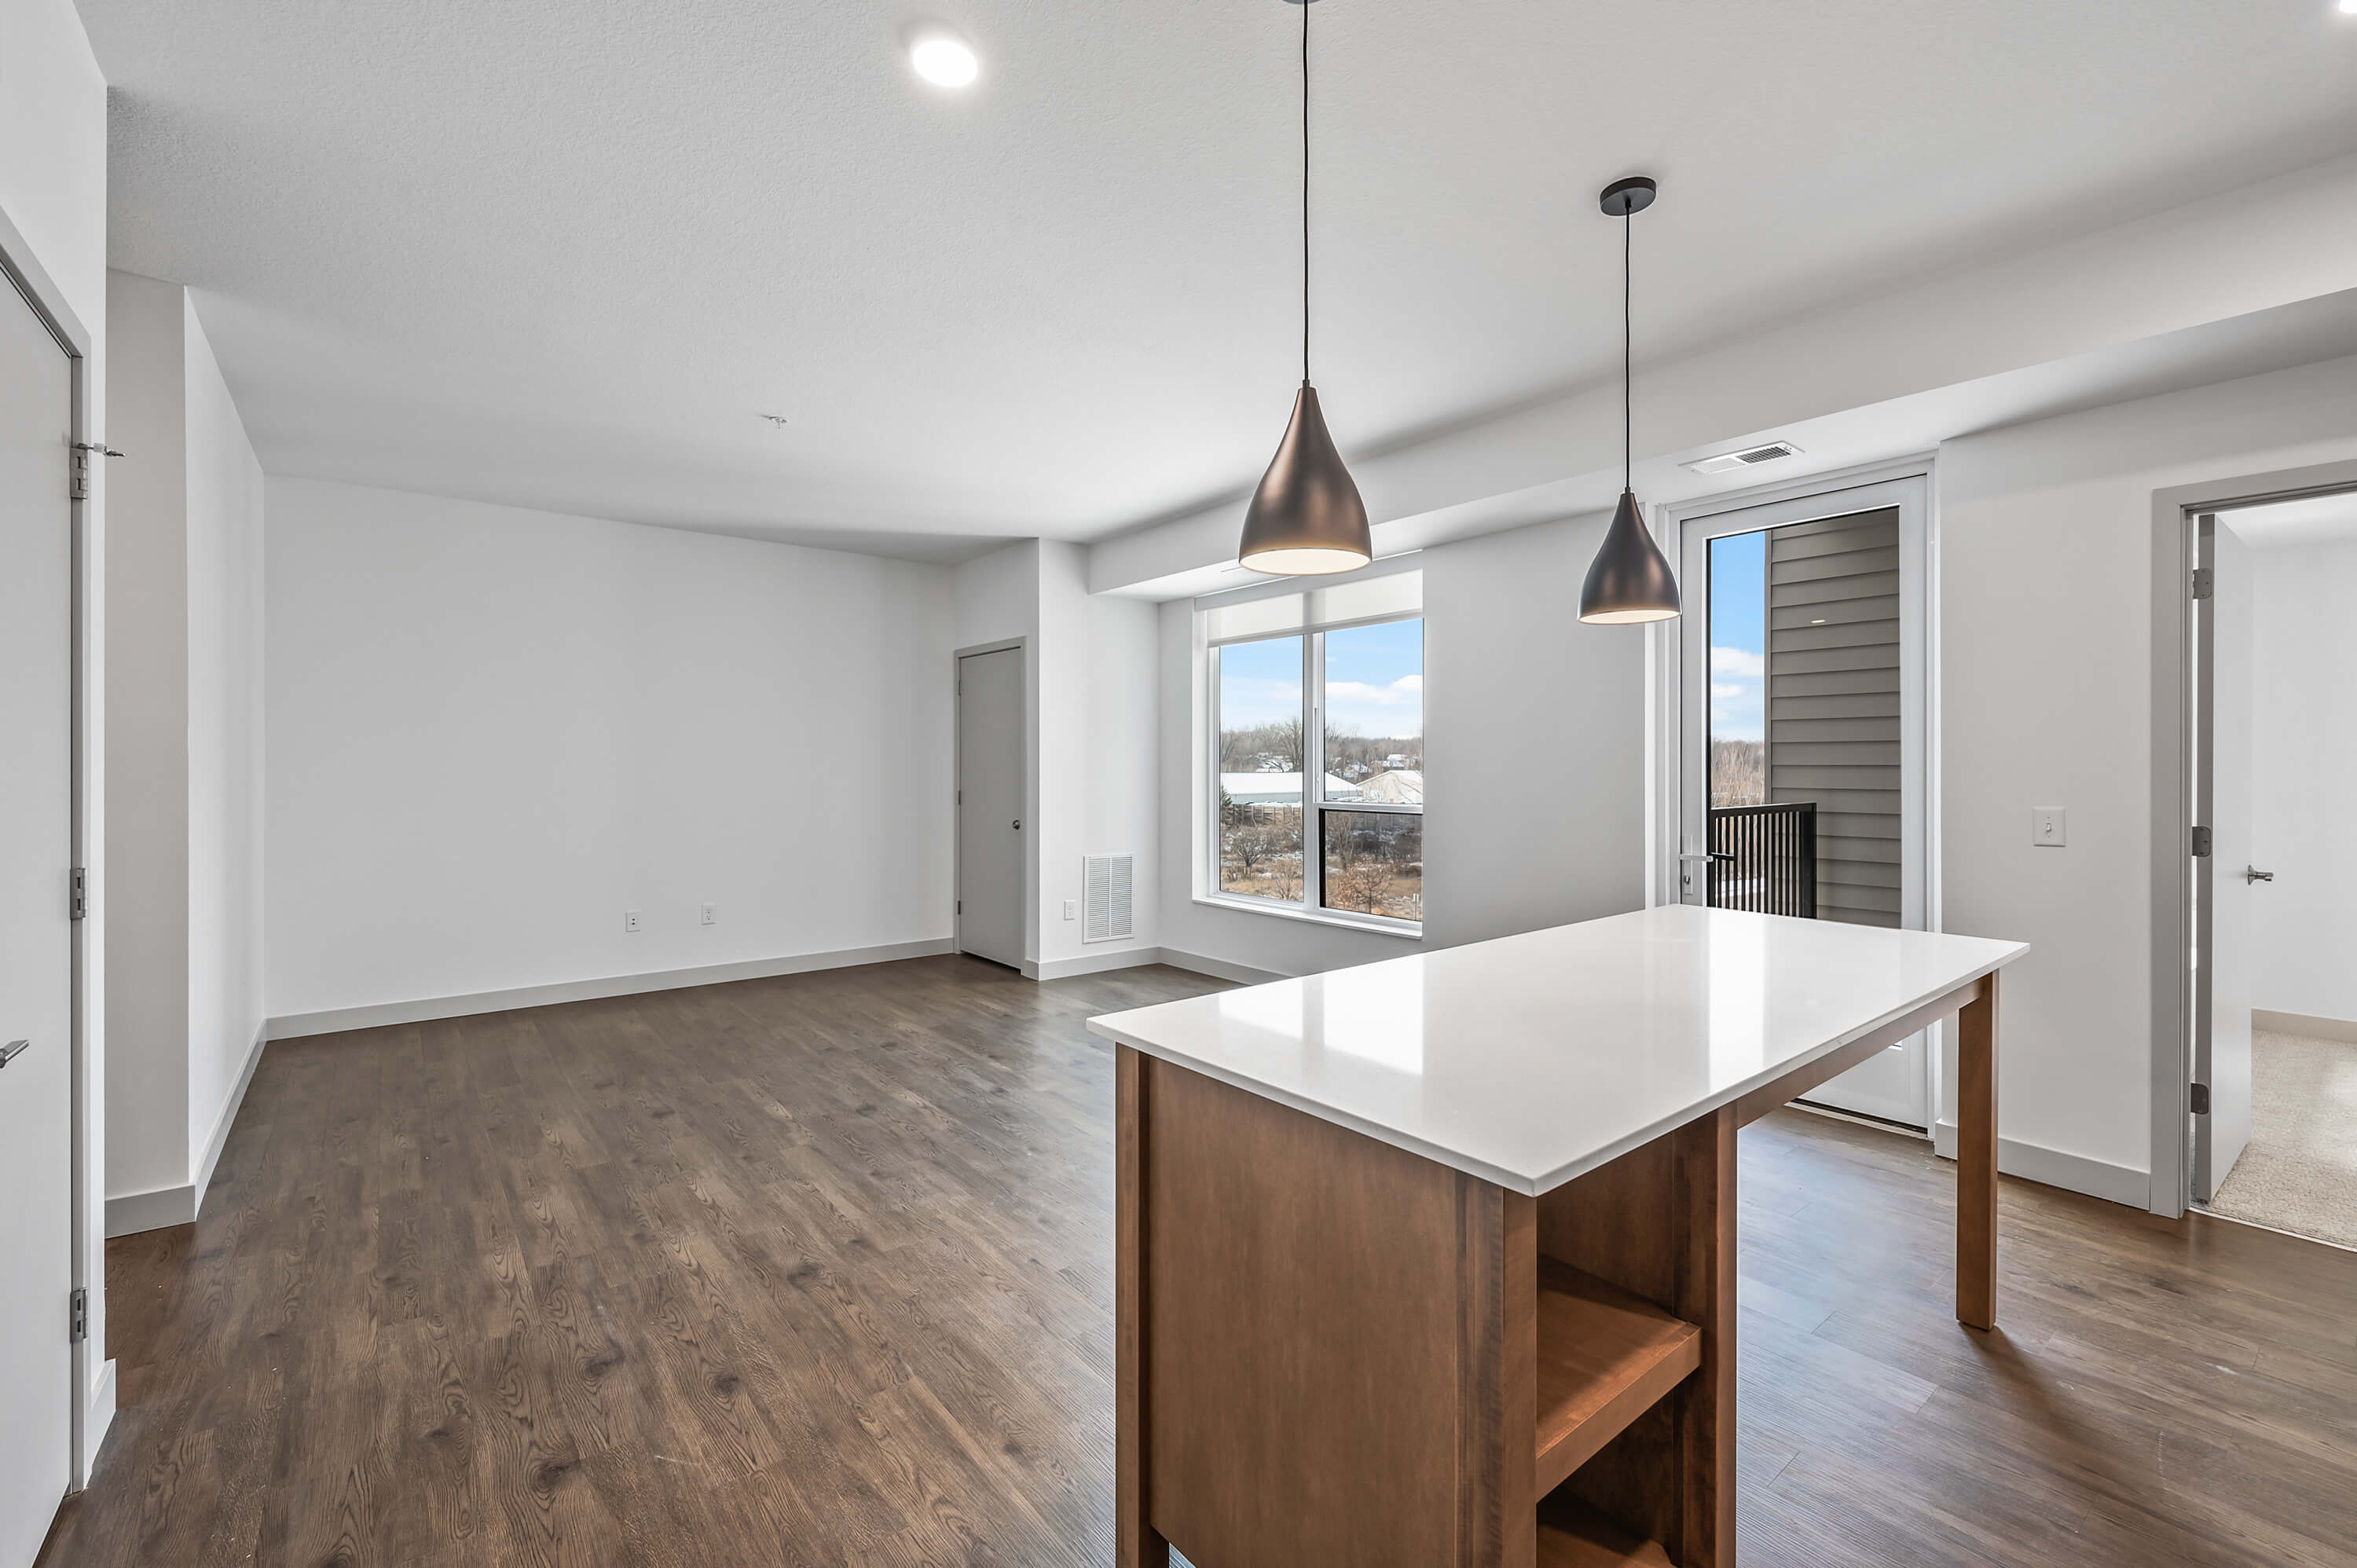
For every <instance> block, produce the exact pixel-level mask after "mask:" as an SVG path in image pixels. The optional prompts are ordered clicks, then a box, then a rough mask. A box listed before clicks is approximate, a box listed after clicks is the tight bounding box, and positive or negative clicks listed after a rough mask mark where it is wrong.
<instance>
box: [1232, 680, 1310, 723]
mask: <svg viewBox="0 0 2357 1568" xmlns="http://www.w3.org/2000/svg"><path fill="white" fill-rule="evenodd" d="M1300 714H1301V682H1298V681H1275V680H1270V679H1268V678H1266V677H1264V676H1257V675H1233V674H1227V673H1222V675H1221V677H1220V726H1221V727H1222V729H1249V728H1251V727H1252V726H1253V725H1265V724H1270V723H1273V722H1275V721H1276V720H1278V719H1285V718H1297V717H1299V716H1300Z"/></svg>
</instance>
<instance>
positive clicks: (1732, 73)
mask: <svg viewBox="0 0 2357 1568" xmlns="http://www.w3.org/2000/svg"><path fill="white" fill-rule="evenodd" d="M81 9H82V12H83V16H84V18H85V20H86V22H87V25H88V27H89V29H90V32H91V38H92V40H93V43H94V45H95V47H96V48H97V52H98V57H99V60H100V63H101V65H102V68H103V69H104V70H105V72H106V75H107V78H108V80H109V81H110V82H111V83H112V84H113V121H114V135H113V143H114V145H113V168H112V181H113V220H112V235H111V245H112V252H113V254H112V260H113V263H114V264H115V265H117V266H122V267H126V268H129V269H131V270H134V271H137V272H142V273H146V274H153V275H156V276H159V277H166V278H171V279H175V280H178V281H182V282H186V283H188V284H189V285H192V286H193V287H194V288H195V289H196V290H197V291H198V306H199V313H200V315H201V316H202V318H203V320H204V322H205V324H206V327H207V329H208V330H209V332H210V334H211V336H212V338H213V342H214V346H215V349H216V350H217V352H218V354H219V356H220V359H221V364H222V367H223V369H224V371H225V372H226V374H227V375H228V378H229V380H230V382H231V387H232V389H233V391H234V392H235V393H236V395H237V398H238V401H239V404H240V407H241V409H242V412H243V413H244V414H245V417H246V421H247V424H248V426H249V428H250V429H251V431H252V434H253V438H254V441H255V445H256V446H257V447H258V448H259V450H260V452H261V455H262V458H263V461H264V465H265V467H268V468H270V469H271V470H272V471H273V472H278V473H288V474H303V475H311V476H317V477H323V478H341V479H349V480H353V481H357V482H362V483H373V484H384V485H392V486H396V487H401V488H405V489H421V490H431V491H438V492H444V493H448V494H454V495H465V496H475V497H481V498H485V499H495V500H503V501H509V502H514V503H518V504H523V505H531V506H542V507H548V508H553V509H556V510H568V511H577V512H584V513H589V514H593V515H598V516H607V517H618V518H624V519H630V520H635V521H648V522H659V523H666V524H672V525H676V526H683V527H700V528H712V529H716V530H720V531H724V532H744V533H753V534H759V535H766V536H771V537H779V538H791V539H800V540H804V541H807V542H823V543H835V544H845V545H849V546H851V547H854V548H863V549H874V550H879V551H885V552H893V553H912V554H936V555H949V556H954V555H958V554H963V553H971V552H972V551H973V550H974V549H975V548H977V547H978V546H979V545H980V544H981V543H983V542H985V541H988V540H992V539H996V538H1000V537H1007V536H1026V535H1031V534H1045V535H1049V536H1051V537H1062V538H1093V537H1098V536H1101V535H1103V534H1105V533H1107V532H1114V531H1115V530H1118V529H1121V528H1124V527H1126V526H1129V525H1133V524H1135V523H1138V522H1140V521H1146V520H1149V519H1153V518H1156V517H1159V516H1164V515H1168V514H1171V513H1174V512H1178V511H1182V510H1186V509H1188V508H1189V506H1191V505H1199V504H1200V503H1201V502H1203V501H1204V500H1206V499H1208V498H1211V497H1212V496H1216V495H1219V494H1222V493H1224V492H1229V491H1233V490H1235V489H1239V488H1240V487H1244V486H1248V485H1249V483H1250V482H1251V480H1252V479H1253V478H1255V477H1256V476H1257V474H1258V473H1259V470H1260V468H1261V467H1262V466H1263V465H1264V464H1265V462H1266V460H1267V457H1268V454H1269V452H1270V451H1271V450H1272V449H1273V447H1274V446H1275V441H1276V437H1277V435H1278V434H1279V431H1280V429H1281V427H1282V424H1283V423H1284V419H1285V414H1286V408H1287V405H1288V403H1289V401H1290V399H1291V396H1292V389H1293V383H1294V380H1295V377H1296V375H1297V369H1296V366H1297V340H1296V333H1297V316H1296V312H1297V301H1298V295H1297V287H1298V282H1297V271H1296V268H1297V252H1296V250H1295V245H1296V243H1297V237H1296V232H1295V228H1294V225H1295V223H1296V221H1297V209H1296V205H1295V203H1296V201H1297V186H1296V183H1295V182H1296V180H1297V177H1298V173H1297V164H1296V161H1295V160H1296V151H1295V143H1294V141H1293V137H1294V135H1295V134H1296V124H1297V123H1296V120H1295V116H1296V114H1297V109H1298V102H1297V96H1296V92H1297V89H1296V81H1295V77H1294V70H1295V57H1294V52H1293V50H1294V46H1295V41H1296V31H1295V30H1296V28H1297V26H1298V22H1299V17H1300V15H1301V13H1300V12H1299V11H1297V9H1295V8H1294V7H1292V6H1290V5H1283V4H1280V3H1279V0H1121V3H1119V4H1107V3H1106V0H943V3H941V4H933V3H931V0H920V3H919V4H915V5H907V6H904V5H891V4H878V3H875V0H826V3H824V4H820V3H817V0H768V3H765V4H758V5H757V4H751V3H748V0H668V3H664V4H654V3H641V4H637V5H623V4H612V3H608V4H605V5H582V4H579V3H578V0H500V3H498V4H479V3H475V4H463V3H457V0H433V3H428V0H409V3H405V4H404V3H397V0H339V3H337V4H334V5H317V4H314V5H291V4H287V3H285V0H276V3H269V0H211V3H208V4H204V5H192V4H188V0H81ZM920 16H940V17H943V18H945V19H946V20H948V21H950V22H951V23H952V24H953V25H955V26H957V27H960V28H962V29H963V31H964V32H965V33H966V34H967V35H968V36H969V37H971V38H974V40H975V41H976V43H977V44H978V45H979V46H980V48H981V49H982V51H983V55H984V59H985V76H984V79H983V81H982V82H981V83H980V84H979V85H978V86H977V87H976V88H975V89H974V90H972V91H969V92H967V93H964V94H963V95H955V94H944V93H942V92H941V91H938V90H935V89H931V88H927V87H925V86H924V85H922V84H921V83H919V82H918V81H915V80H914V79H913V77H912V76H911V75H910V73H909V70H907V67H906V65H905V62H904V60H903V59H902V57H901V55H900V53H899V37H900V35H901V33H902V31H903V29H904V28H905V27H906V26H907V25H908V24H909V22H910V21H912V20H915V19H918V18H919V17H920ZM1313 25H1314V27H1315V28H1316V37H1317V44H1316V48H1317V64H1318V90H1319V91H1318V114H1319V119H1318V173H1319V199H1318V274H1317V275H1318V368H1317V376H1318V383H1319V386H1320V388H1321V391H1322V392H1323V393H1324V396H1325V402H1326V406H1327V409H1328V413H1329V418H1330V419H1331V421H1332V423H1333V425H1334V427H1335V432H1336V435H1337V437H1338V438H1339V439H1340V441H1341V442H1342V444H1343V446H1344V447H1345V450H1346V451H1352V450H1361V451H1363V450H1369V449H1372V448H1375V447H1378V446H1387V445H1391V444H1395V443H1397V442H1399V441H1402V440H1404V439H1406V438H1408V437H1410V436H1412V435H1415V434H1417V433H1420V432H1424V431H1428V430H1431V429H1434V428H1436V427H1438V426H1442V425H1447V424H1452V423H1456V422H1460V421H1464V420H1467V419H1469V418H1474V417H1478V416H1479V415H1480V414H1482V413H1484V412H1486V411H1491V410H1495V409H1499V408H1501V407H1504V406H1509V405H1512V404H1514V403H1518V402H1521V401H1523V400H1526V399H1529V398H1532V397H1534V396H1538V395H1541V394H1544V393H1545V392H1550V391H1554V390H1558V389H1561V388H1563V387H1566V386H1576V385H1579V384H1583V383H1587V382H1590V381H1598V380H1600V379H1603V378H1605V377H1607V376H1609V375H1610V374H1611V373H1613V372H1614V371H1615V370H1616V369H1617V332H1618V327H1619V321H1618V312H1617V309H1616V306H1617V303H1618V302H1617V297H1616V295H1617V287H1618V269H1619V262H1620V255H1619V243H1618V242H1619V231H1618V228H1617V226H1616V225H1614V224H1612V223H1611V222H1609V221H1608V220H1604V219H1602V218H1600V217H1598V215H1597V213H1596V211H1595V207H1594V193H1595V191H1596V189H1597V188H1598V187H1599V186H1601V185H1602V184H1603V183H1604V182H1605V181H1606V180H1607V179H1609V178H1610V177H1614V176H1617V175H1620V174H1622V173H1626V172H1629V171H1631V170H1634V169H1642V170H1646V171H1649V172H1652V173H1654V174H1656V175H1658V176H1659V177H1661V179H1662V181H1663V200H1662V203H1661V205H1660V206H1659V207H1657V208H1656V209H1654V210H1653V211H1652V212H1651V213H1648V214H1646V215H1645V216H1644V217H1642V218H1641V219H1640V220H1638V222H1639V229H1638V233H1637V242H1638V255H1639V262H1640V265H1641V274H1640V291H1641V292H1640V295H1639V306H1638V320H1639V329H1640V333H1641V342H1642V344H1643V348H1642V349H1641V358H1642V357H1656V356H1662V355H1667V354H1670V353H1674V352H1682V351H1690V350H1692V349H1695V348H1696V347H1698V346H1700V345H1703V344H1706V343H1708V342H1711V341H1714V340H1717V339H1718V338H1725V337H1728V336H1731V335H1734V334H1737V333H1740V332H1744V331H1749V330H1754V329H1756V328H1758V327H1759V326H1760V325H1761V324H1762V323H1763V322H1774V321H1777V320H1780V319H1783V318H1788V317H1792V316H1793V315H1794V314H1796V313H1800V312H1803V311H1807V310H1811V309H1814V308H1817V307H1820V306H1825V305H1828V304H1830V303H1833V302H1835V301H1838V300H1841V299H1844V298H1847V297H1851V296H1854V295H1857V294H1859V293H1861V292H1868V291H1876V290H1879V289H1884V288H1889V287H1893V286H1896V285H1899V284H1901V283H1903V282H1907V281H1909V280H1911V279H1915V278H1919V277H1921V276H1923V275H1925V274H1932V273H1936V272H1940V271H1943V270H1945V269H1950V268H1956V267H1962V266H1966V265H1969V264H1972V263H1979V262H1985V261H1987V260H1990V259H1992V258H1995V257H1998V256H2001V255H2003V254H2006V253H2007V252H2011V251H2013V250H2016V249H2018V248H2021V247H2024V246H2029V245H2035V244H2044V243H2050V242H2054V241H2056V240H2058V239H2061V238H2063V237H2065V236H2067V235H2070V234H2072V233H2075V232H2079V231H2092V230H2094V229H2097V228H2102V227H2106V226H2108V225H2111V224H2114V223H2117V222H2119V221H2121V220H2125V219H2127V218H2130V217H2133V216H2136V215H2137V214H2140V213H2143V212H2146V211H2150V210H2156V209H2162V208H2167V207H2171V206H2175V205H2178V204H2179V203H2182V202H2185V201H2188V200H2192V199H2199V198H2201V197H2202V196H2205V195H2208V194H2211V193H2213V192H2217V191H2221V190H2224V189H2226V188H2231V187H2233V186H2235V185H2237V184H2240V183H2243V182H2246V181H2249V180H2252V179H2255V178H2259V177H2265V176H2267V175H2271V174H2275V173H2277V172H2280V171H2283V170H2286V169H2290V168H2294V167H2298V166H2304V165H2307V164H2310V163H2314V162H2318V161H2319V160H2322V159H2324V158H2328V157H2331V156H2339V155H2341V154H2344V153H2348V152H2351V151H2352V150H2357V115H2352V113H2349V102H2350V84H2351V82H2352V80H2357V19H2352V18H2344V17H2341V16H2336V15H2334V14H2333V10H2332V5H2331V4H2330V0H1937V3H1934V0H1780V3H1778V4H1775V5H1760V4H1756V3H1750V4H1738V3H1734V0H1642V3H1638V0H1618V3H1615V4H1609V5H1608V4H1587V5H1569V4H1563V3H1560V0H1447V3H1445V4H1444V3H1442V0H1423V3H1411V0H1327V3H1325V4H1321V5H1318V6H1317V8H1316V10H1315V13H1314V16H1313ZM759 413H779V414H782V415H784V416H785V417H786V424H784V425H783V426H782V427H779V428H772V427H771V426H770V424H767V423H765V422H764V421H762V420H761V419H759V417H757V415H758V414H759Z"/></svg>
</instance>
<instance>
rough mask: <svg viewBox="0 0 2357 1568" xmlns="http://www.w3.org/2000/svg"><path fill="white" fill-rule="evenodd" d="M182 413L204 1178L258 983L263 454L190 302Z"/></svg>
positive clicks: (238, 1086) (195, 1079)
mask: <svg viewBox="0 0 2357 1568" xmlns="http://www.w3.org/2000/svg"><path fill="white" fill-rule="evenodd" d="M183 317H184V338H185V341H186V343H187V350H186V353H185V355H184V357H183V365H182V369H183V371H184V379H185V384H186V387H187V404H186V406H187V418H188V682H187V691H188V746H187V754H188V812H187V822H188V1130H187V1136H188V1147H189V1149H190V1150H191V1151H192V1153H193V1155H194V1156H195V1160H196V1165H195V1168H196V1170H197V1172H198V1173H199V1175H206V1176H209V1175H210V1171H211V1159H210V1158H209V1157H208V1156H217V1155H218V1154H219V1152H220V1151H219V1143H218V1140H219V1139H220V1138H221V1136H223V1135H224V1134H225V1133H226V1132H227V1130H228V1129H227V1121H228V1119H229V1118H230V1117H231V1115H233V1114H234V1112H235V1110H236V1100H235V1098H234V1097H236V1096H240V1095H242V1090H243V1086H244V1080H245V1076H246V1072H247V1069H248V1068H249V1066H250V1065H251V1061H252V1058H253V1051H254V1046H255V1042H256V1041H258V1040H259V1039H260V1038H261V1035H262V1025H263V1018H264V1007H263V994H262V925H263V910H262V897H263V875H262V831H263V830H262V800H263V731H262V700H263V699H262V680H263V654H262V650H263V613H262V570H263V566H262V533H263V524H262V508H263V488H262V465H261V464H260V463H259V462H258V461H256V460H255V458H254V456H253V444H252V443H251V442H249V441H248V440H247V439H246V435H245V424H244V422H243V421H242V420H241V419H240V418H239V417H238V412H237V405H236V404H235V403H233V402H231V398H230V392H229V386H228V383H226V382H225V381H222V379H221V365H220V363H219V362H218V361H217V360H215V359H214V358H213V350H212V345H211V344H210V342H208V341H207V340H206V338H205V333H204V328H203V325H202V324H201V323H200V322H199V321H198V319H197V310H196V302H195V301H194V300H193V299H188V300H187V301H186V302H185V306H184V310H183Z"/></svg>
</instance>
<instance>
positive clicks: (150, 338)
mask: <svg viewBox="0 0 2357 1568" xmlns="http://www.w3.org/2000/svg"><path fill="white" fill-rule="evenodd" d="M107 301H108V310H109V313H110V315H111V316H112V317H113V320H114V321H115V324H116V330H115V332H114V334H113V338H112V341H111V344H110V352H111V354H112V355H113V367H112V369H113V375H112V376H111V377H110V379H109V388H110V392H109V396H110V406H109V408H108V427H109V432H110V438H111V439H112V440H113V441H114V442H115V443H116V444H117V445H118V446H120V447H121V448H122V450H123V452H124V456H121V457H118V458H115V459H113V461H114V462H115V463H116V464H118V465H120V467H119V469H118V471H117V472H116V474H115V475H114V479H115V485H114V500H113V510H114V514H115V521H116V526H115V527H114V528H113V530H112V531H111V532H110V533H109V536H108V545H107V547H108V552H109V561H108V565H109V568H110V585H111V593H112V595H113V607H114V609H115V611H116V614H115V617H114V618H113V621H112V622H111V626H112V631H111V634H110V636H111V642H112V646H111V649H110V654H111V657H110V659H109V662H108V667H107V668H108V675H107V679H108V683H109V686H110V689H111V690H110V699H111V700H110V701H109V703H108V705H107V715H108V717H107V722H108V724H109V725H110V733H109V736H108V742H109V753H110V756H111V757H112V758H113V779H114V786H115V800H116V802H117V806H118V810H117V811H116V812H115V813H114V815H113V819H112V822H111V827H110V834H111V837H110V842H109V845H108V848H109V856H108V858H109V862H110V865H111V866H112V868H113V881H112V885H111V887H112V893H113V897H112V898H111V899H110V900H109V901H108V903H107V904H106V906H105V908H104V912H103V916H102V918H103V919H104V921H105V923H106V926H107V929H108V933H109V936H110V938H111V939H112V948H113V954H114V962H113V964H112V965H111V967H110V969H109V972H108V993H109V996H108V999H109V1004H110V1011H111V1013H112V1015H113V1018H114V1034H115V1046H116V1048H115V1049H114V1051H113V1054H112V1058H111V1063H112V1065H111V1068H110V1070H109V1071H108V1073H107V1076H106V1104H107V1116H108V1120H109V1122H110V1123H111V1124H112V1126H113V1129H114V1131H115V1133H116V1136H115V1139H114V1141H113V1153H112V1155H111V1156H110V1158H109V1161H108V1165H107V1182H106V1187H107V1197H108V1199H109V1204H110V1208H109V1215H108V1230H109V1232H110V1233H111V1234H116V1235H120V1234H123V1233H124V1232H125V1231H130V1230H145V1229H148V1228H150V1227H153V1226H157V1225H172V1224H184V1223H186V1222H187V1221H188V1219H191V1218H193V1217H194V1215H195V1212H196V1208H197V1206H198V1205H199V1203H200V1202H201V1200H202V1197H203V1191H204V1187H205V1184H206V1182H207V1180H208V1179H209V1178H210V1176H211V1173H212V1166H213V1162H214V1160H215V1159H216V1158H217V1157H218V1155H219V1154H220V1152H221V1141H222V1139H223V1138H224V1137H225V1136H226V1135H227V1133H228V1130H229V1122H230V1121H231V1118H233V1117H234V1116H235V1114H236V1111H237V1102H238V1098H239V1096H240V1094H241V1092H242V1089H243V1086H244V1082H245V1078H246V1075H247V1073H248V1072H249V1071H250V1070H251V1069H252V1067H253V1060H254V1056H255V1050H256V1047H257V1044H258V1042H259V1041H260V1039H261V1036H262V1024H263V1000H262V923H263V911H262V896H263V887H262V863H261V855H262V828H261V813H262V766H263V751H262V729H261V725H262V635H263V628H262V603H261V599H262V507H263V485H262V467H261V465H260V464H259V463H258V462H256V461H255V459H254V455H253V444H252V443H251V442H249V441H248V440H247V439H246V434H245V426H244V424H243V423H242V421H241V420H240V418H239V417H238V412H237V406H236V404H235V403H233V402H232V401H231V397H230V392H229V388H228V386H227V384H226V383H225V382H224V381H222V379H221V367H220V365H219V364H218V363H217V362H216V361H215V360H214V358H213V352H212V347H211V345H210V343H209V342H208V341H207V340H206V338H205V333H204V327H203V324H202V323H201V322H200V321H199V319H198V317H197V313H196V307H195V305H194V303H193V302H192V301H191V300H190V299H189V297H188V291H187V290H186V289H184V288H182V287H181V286H180V285H178V284H172V283H164V282H160V281H158V280H156V279H154V278H146V277H140V276H137V275H135V274H130V273H121V272H113V273H109V274H107Z"/></svg>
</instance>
